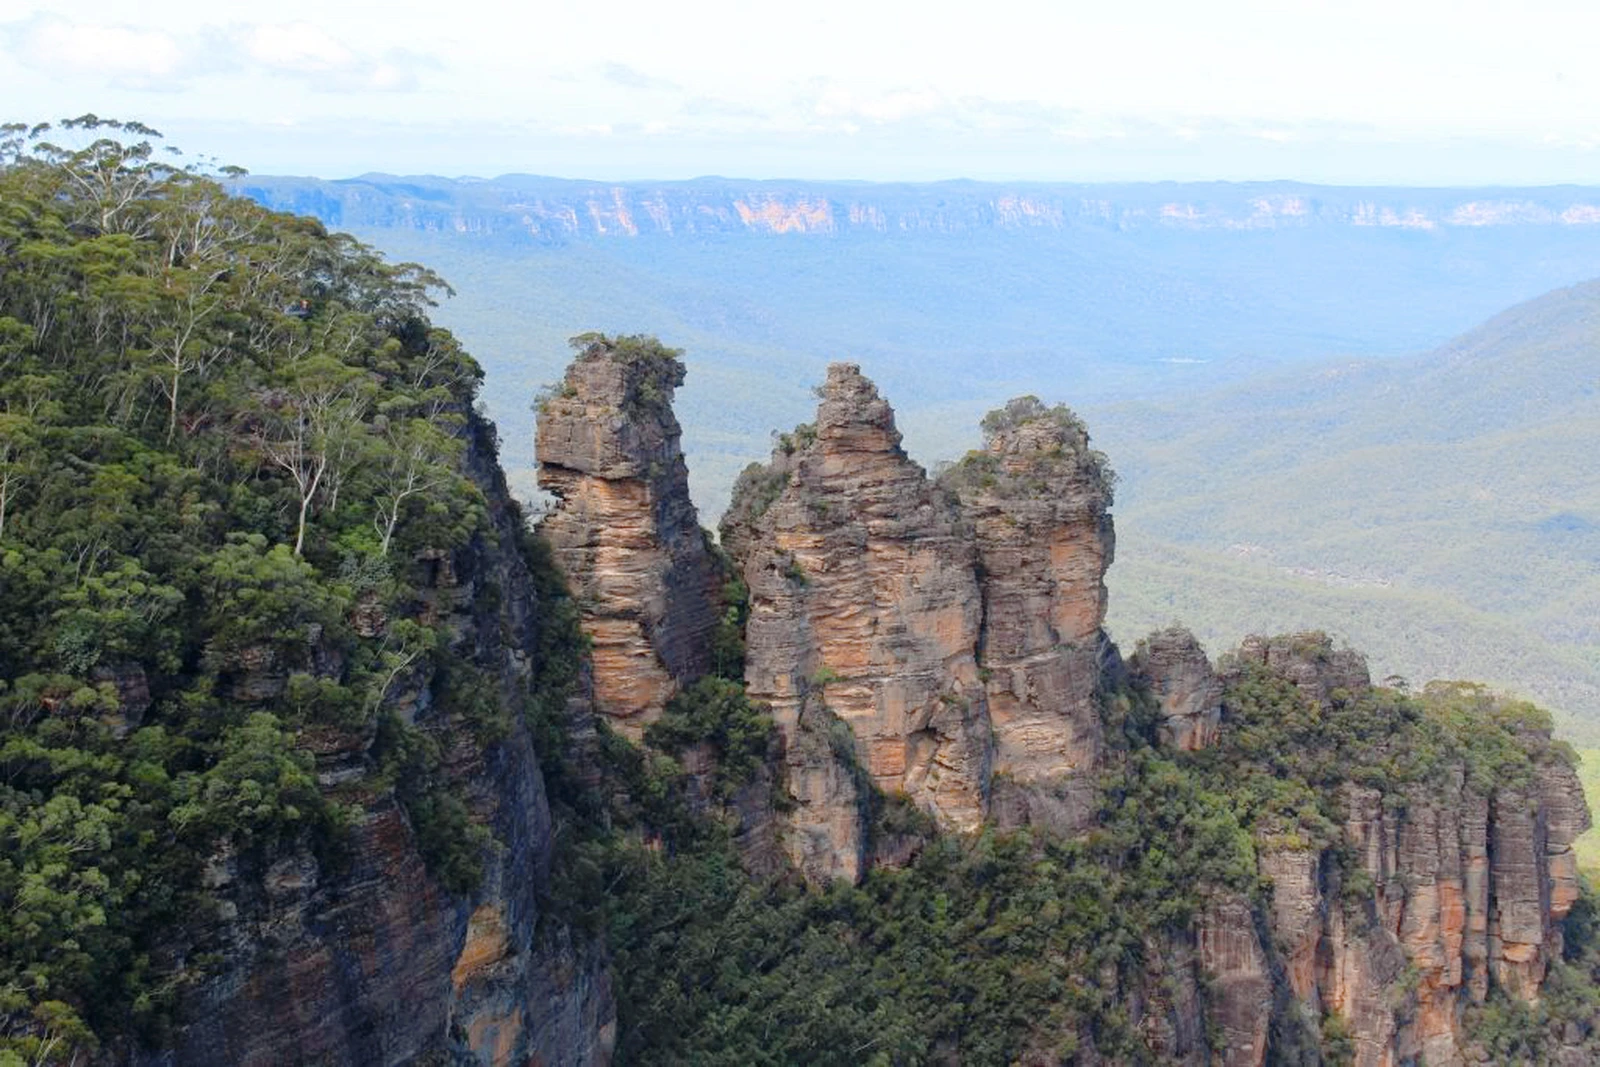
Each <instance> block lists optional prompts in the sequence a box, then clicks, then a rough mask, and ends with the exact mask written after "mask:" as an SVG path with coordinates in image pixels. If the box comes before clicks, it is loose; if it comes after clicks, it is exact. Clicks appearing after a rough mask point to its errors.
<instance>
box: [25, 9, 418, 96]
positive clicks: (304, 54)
mask: <svg viewBox="0 0 1600 1067" xmlns="http://www.w3.org/2000/svg"><path fill="white" fill-rule="evenodd" d="M0 46H8V47H6V50H7V51H9V52H11V53H12V54H13V55H14V56H15V57H16V58H17V59H18V60H19V61H21V62H22V63H23V64H25V65H27V66H29V67H32V68H34V69H36V70H39V71H43V72H45V73H48V74H50V75H52V76H55V77H59V76H63V75H66V76H70V77H72V78H77V79H83V80H88V79H94V80H97V81H99V82H100V83H101V84H104V85H107V86H112V87H117V88H125V89H135V90H150V89H162V90H172V89H181V88H185V87H187V85H188V84H189V83H191V82H192V81H193V80H195V79H197V78H201V77H205V76H217V77H221V78H227V79H229V80H236V78H237V76H239V75H252V74H253V75H258V76H267V77H275V78H285V79H294V80H299V81H302V82H304V83H306V84H307V85H309V86H310V87H311V88H313V89H318V90H327V91H361V90H367V91H378V92H393V91H408V90H411V89H415V88H417V86H418V83H419V81H420V73H421V72H422V71H424V70H427V69H430V68H436V67H438V66H439V64H438V62H437V61H436V60H434V59H433V58H432V57H429V56H426V55H422V54H419V53H416V52H411V51H408V50H405V49H397V48H396V49H389V50H387V51H385V52H382V53H381V54H372V53H368V52H363V51H359V50H357V49H355V48H352V47H350V46H349V45H347V44H345V43H344V42H343V41H341V40H340V39H339V38H338V37H336V36H334V35H333V34H331V33H329V32H328V31H326V30H324V29H322V28H321V27H319V26H317V25H316V24H314V23H311V22H307V21H303V20H302V21H295V22H282V23H250V24H238V25H233V26H228V27H217V26H197V27H193V28H189V29H187V30H186V31H185V32H183V33H173V32H168V31H166V30H163V29H156V28H150V27H144V26H137V25H130V24H126V23H110V22H75V21H72V20H69V19H66V18H62V17H60V16H56V15H46V14H35V15H34V16H33V17H31V18H28V19H25V20H23V21H21V22H14V23H10V24H0Z"/></svg>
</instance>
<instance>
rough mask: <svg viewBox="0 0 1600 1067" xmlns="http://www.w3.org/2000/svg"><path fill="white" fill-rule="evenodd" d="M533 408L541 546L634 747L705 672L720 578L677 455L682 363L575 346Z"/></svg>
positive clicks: (600, 696)
mask: <svg viewBox="0 0 1600 1067" xmlns="http://www.w3.org/2000/svg"><path fill="white" fill-rule="evenodd" d="M579 341H580V342H582V343H583V347H582V348H581V349H580V350H579V353H578V356H577V358H576V359H574V360H573V361H572V363H571V365H569V366H568V368H567V373H566V377H565V378H564V379H563V380H562V383H561V385H560V387H559V388H557V389H556V390H555V391H554V392H553V393H552V395H550V396H547V397H545V398H544V399H542V400H541V401H540V405H539V435H538V456H539V484H540V485H541V487H543V488H544V489H546V490H548V491H549V492H550V493H551V494H553V495H554V496H555V497H556V498H557V501H558V503H557V506H556V508H555V509H554V510H553V511H552V512H551V514H550V515H549V516H547V517H546V518H545V520H544V523H543V530H544V533H545V536H546V537H547V538H548V539H549V541H550V544H551V546H552V548H553V549H554V550H555V553H556V558H557V561H558V562H559V563H560V564H561V568H562V570H563V571H565V573H566V576H567V581H568V583H569V585H570V586H571V588H572V591H573V593H574V595H575V596H576V597H577V598H578V602H579V605H580V609H581V611H582V625H583V629H584V632H585V633H586V634H588V635H589V638H590V641H591V643H592V652H591V657H592V662H593V665H594V684H595V701H596V705H597V707H598V708H599V709H600V711H602V712H603V713H604V714H606V715H607V716H609V717H610V718H611V720H612V723H613V725H615V726H616V727H617V728H618V729H619V730H621V731H622V732H623V733H624V734H625V735H627V736H630V737H632V738H634V739H635V740H637V739H638V738H639V736H640V735H641V734H642V733H643V730H644V727H645V726H646V725H648V724H649V723H650V722H651V721H653V720H654V719H656V718H658V717H659V716H660V714H661V710H662V708H663V707H665V706H666V702H667V701H668V700H669V699H670V698H671V697H672V695H673V694H674V693H675V692H676V691H677V690H678V688H679V687H680V686H682V685H683V684H684V683H686V682H689V681H692V680H693V679H695V678H697V677H699V676H700V675H702V674H704V673H706V671H707V669H708V668H709V666H710V635H711V631H712V629H713V628H714V627H715V625H716V621H717V615H716V595H717V586H718V581H717V571H716V567H715V566H714V564H713V561H712V559H711V555H710V553H709V551H708V550H707V548H706V544H705V537H704V534H703V533H702V531H701V529H700V523H699V518H698V516H697V514H696V512H695V508H694V504H693V503H692V502H691V501H690V499H689V483H688V470H687V468H686V467H685V465H684V461H683V451H682V448H681V447H680V445H679V436H680V430H679V427H678V420H677V419H676V418H675V417H674V416H673V414H672V404H671V401H672V394H673V390H674V389H676V388H677V387H678V386H679V385H680V384H682V382H683V374H684V368H683V364H682V363H680V362H678V360H677V358H676V355H677V354H676V353H675V352H673V351H671V350H668V349H664V348H661V347H660V346H659V345H657V344H656V343H655V342H653V341H648V340H645V339H640V338H629V337H623V338H616V339H610V338H605V337H600V336H598V335H596V336H591V337H586V338H580V339H579Z"/></svg>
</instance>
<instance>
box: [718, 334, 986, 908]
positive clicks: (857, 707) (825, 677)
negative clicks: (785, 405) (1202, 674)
mask: <svg viewBox="0 0 1600 1067" xmlns="http://www.w3.org/2000/svg"><path fill="white" fill-rule="evenodd" d="M724 542H725V544H726V545H727V547H728V548H729V550H730V552H731V553H732V554H733V556H734V558H735V560H736V562H737V563H738V565H739V566H740V568H741V570H742V572H743V574H744V578H745V581H746V583H747V584H748V585H749V588H750V614H749V623H748V626H747V629H746V645H747V652H746V661H745V662H746V670H745V675H746V680H747V682H748V685H749V691H750V695H751V696H752V697H753V698H756V699H759V700H763V701H766V702H768V703H770V704H771V706H772V711H773V716H774V718H775V719H776V720H777V722H778V724H779V727H780V729H781V730H782V731H783V732H784V734H785V737H786V738H787V739H788V741H789V746H788V751H789V753H790V781H791V791H792V792H793V793H794V795H795V799H796V800H797V801H798V803H799V811H798V812H797V813H796V815H795V825H796V827H797V829H798V833H797V834H796V840H795V841H794V842H792V843H791V852H792V854H793V855H794V856H795V858H796V860H797V862H800V863H801V865H802V867H804V868H805V869H806V870H807V871H808V872H811V873H813V874H822V875H824V876H828V875H831V876H842V877H846V878H852V879H853V878H856V877H859V876H860V874H861V873H862V872H861V859H860V856H861V854H862V848H861V844H860V842H859V841H858V840H855V839H854V838H853V836H852V835H851V834H850V833H846V832H845V831H846V829H847V828H849V827H855V826H858V825H859V822H860V819H859V816H858V815H857V814H856V813H855V810H854V809H855V808H856V807H858V806H859V804H860V802H861V801H862V800H863V799H864V798H862V797H859V796H857V795H856V793H857V790H855V789H854V788H853V786H851V784H850V783H849V781H848V778H849V776H848V775H847V774H845V773H844V772H843V771H842V770H841V769H839V768H836V767H834V766H832V765H831V762H830V760H831V756H830V751H831V749H830V745H829V742H828V738H827V736H826V735H827V734H828V733H830V732H836V731H839V730H840V729H841V728H842V727H848V731H849V735H851V736H853V739H854V740H853V749H854V752H853V755H854V759H855V760H856V761H857V762H859V764H860V766H861V767H862V768H863V769H864V770H865V772H866V774H867V775H868V776H869V777H870V778H871V780H872V781H873V782H874V783H875V784H876V785H877V786H878V788H880V789H882V790H884V791H885V792H889V793H903V794H905V795H906V796H908V797H909V798H911V799H912V800H913V801H915V802H916V803H918V804H920V805H921V806H922V807H924V808H926V809H927V810H929V811H930V812H932V813H934V814H935V815H936V816H937V817H938V818H939V819H940V820H941V822H943V823H944V824H945V825H947V826H951V827H954V828H957V829H962V830H971V829H975V828H976V827H977V826H978V824H979V823H980V822H981V821H982V819H983V816H984V813H985V810H986V806H987V798H988V786H989V775H990V765H991V750H990V738H989V733H990V730H989V714H988V707H987V701H986V695H985V692H984V687H983V685H982V683H981V682H980V680H979V674H978V664H977V656H976V650H977V647H978V639H979V631H980V624H981V618H980V604H981V600H980V595H979V589H978V581H977V573H976V569H975V562H976V554H975V550H974V546H973V543H972V540H971V539H970V537H968V536H966V534H965V531H964V530H963V528H962V525H961V523H960V521H959V516H958V515H957V512H956V509H955V508H954V506H953V505H952V503H951V502H950V501H949V499H948V498H947V497H946V496H945V494H944V493H943V492H941V491H940V490H939V489H938V488H937V487H936V486H934V485H933V484H932V483H931V482H929V480H928V478H927V476H926V475H925V474H924V472H923V470H922V468H921V467H919V466H918V465H917V464H915V463H913V462H912V461H911V460H910V459H909V458H908V457H907V456H906V454H905V452H904V451H903V450H902V449H901V447H900V434H899V431H898V430H896V428H895V424H894V413H893V412H892V411H891V410H890V408H889V405H888V403H887V402H885V401H884V400H883V398H882V397H880V396H879V395H878V391H877V389H876V388H875V387H874V386H873V384H872V383H871V382H869V381H868V380H867V379H866V378H864V377H862V375H861V372H860V369H859V368H857V367H856V366H855V365H853V364H848V363H835V364H833V365H832V366H830V367H829V368H828V377H827V382H826V383H825V384H824V385H823V387H822V403H821V405H820V406H819V407H818V409H817V421H816V424H815V425H814V426H811V427H802V428H801V429H800V430H798V431H796V434H795V435H792V436H786V437H785V438H783V439H782V441H781V443H780V446H779V448H778V449H777V450H776V451H775V453H774V455H773V459H772V462H771V464H770V465H768V466H767V467H765V468H754V469H752V470H749V471H747V472H746V473H745V475H744V476H743V477H742V478H741V480H740V485H739V486H738V487H737V488H736V489H735V500H734V504H733V506H732V507H731V508H730V509H729V513H728V516H727V518H726V520H725V522H724ZM830 717H833V718H836V719H837V720H838V725H834V724H831V723H830V722H829V718H830ZM802 725H804V726H805V733H806V735H807V738H808V739H807V740H804V741H803V742H802V739H801V727H802ZM832 747H833V748H835V749H836V748H837V747H838V746H837V744H835V745H833V746H832ZM846 755H849V753H846ZM841 806H842V807H843V808H850V809H851V810H842V807H841ZM836 809H839V810H836ZM841 835H843V836H841Z"/></svg>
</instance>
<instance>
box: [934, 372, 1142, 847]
mask: <svg viewBox="0 0 1600 1067" xmlns="http://www.w3.org/2000/svg"><path fill="white" fill-rule="evenodd" d="M983 432H984V447H983V449H982V450H980V451H977V452H972V453H969V454H968V455H967V457H966V458H965V459H963V460H962V461H961V462H960V463H958V464H955V465H953V466H952V467H950V468H949V469H948V470H946V471H945V472H944V474H943V475H942V476H941V478H940V484H941V485H942V486H943V487H944V488H945V489H946V490H947V491H949V492H950V493H952V494H953V495H954V496H955V497H956V498H957V499H958V500H959V501H960V504H961V509H962V514H963V517H964V518H965V520H966V522H967V524H968V526H969V528H970V529H971V530H972V533H973V536H974V539H975V543H976V546H977V553H978V566H979V574H980V584H981V595H982V603H983V624H982V627H981V629H980V632H979V637H978V642H979V643H978V656H979V658H980V660H981V663H982V667H983V671H984V678H985V679H986V682H985V688H986V690H987V696H988V705H989V716H990V720H991V723H992V734H993V738H994V741H993V745H994V756H993V760H994V769H995V771H996V772H997V773H999V774H1002V775H1004V776H1005V777H1004V779H1003V781H1004V785H1005V791H1006V793H1007V794H1008V795H1007V796H1006V797H1005V798H1004V800H1003V801H1001V803H1002V805H1003V810H1002V812H1001V813H1000V814H1001V815H1002V819H1003V821H1004V822H1008V823H1015V822H1017V821H1028V820H1041V819H1042V820H1044V821H1047V822H1049V823H1051V824H1052V825H1055V826H1057V827H1058V828H1063V829H1069V830H1075V829H1081V828H1082V827H1083V826H1085V825H1087V823H1088V821H1089V819H1090V818H1091V817H1092V815H1093V812H1094V793H1095V789H1094V780H1093V775H1094V773H1095V770H1096V768H1097V766H1098V765H1099V763H1100V760H1101V749H1102V745H1103V739H1102V731H1101V724H1100V706H1099V702H1098V700H1097V696H1098V693H1099V688H1100V678H1101V666H1102V660H1103V658H1105V657H1106V656H1108V655H1109V656H1114V655H1115V650H1114V649H1111V648H1110V647H1109V646H1110V642H1109V639H1108V638H1107V637H1106V635H1105V632H1104V631H1103V630H1102V629H1101V626H1102V624H1103V623H1104V622H1105V615H1106V587H1105V574H1106V568H1107V567H1109V566H1110V565H1111V560H1112V553H1113V547H1114V544H1115V537H1114V534H1113V531H1112V525H1111V516H1110V514H1109V510H1108V509H1109V508H1110V506H1111V485H1112V477H1111V472H1110V468H1109V467H1108V465H1107V463H1106V458H1105V456H1103V455H1102V454H1100V453H1099V452H1096V451H1094V450H1092V449H1091V448H1090V447H1089V435H1088V432H1087V431H1086V430H1085V429H1084V427H1083V424H1082V423H1081V422H1080V421H1079V420H1078V419H1077V417H1076V416H1074V415H1073V414H1072V412H1070V411H1068V410H1067V409H1066V408H1065V407H1055V408H1047V407H1045V405H1044V404H1042V403H1040V402H1039V400H1038V399H1037V398H1035V397H1031V396H1030V397H1021V398H1018V399H1016V400H1013V401H1011V402H1010V403H1008V404H1007V405H1006V406H1005V408H1003V409H1001V410H999V411H995V412H992V413H990V415H989V416H988V417H987V418H985V419H984V422H983ZM1018 786H1021V787H1025V788H1022V789H1018V788H1016V787H1018ZM1047 796H1048V797H1049V798H1050V799H1046V798H1047Z"/></svg>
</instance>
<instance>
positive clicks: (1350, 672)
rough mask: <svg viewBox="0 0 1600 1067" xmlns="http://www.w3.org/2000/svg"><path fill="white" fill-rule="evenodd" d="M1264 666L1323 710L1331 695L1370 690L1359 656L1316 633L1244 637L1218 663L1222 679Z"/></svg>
mask: <svg viewBox="0 0 1600 1067" xmlns="http://www.w3.org/2000/svg"><path fill="white" fill-rule="evenodd" d="M1248 664H1256V665H1258V666H1262V667H1265V668H1266V669H1267V670H1269V671H1271V672H1272V673H1273V674H1276V675H1279V676H1280V677H1283V678H1285V679H1287V680H1288V681H1291V682H1293V683H1294V684H1295V687H1296V688H1297V689H1299V690H1300V692H1301V693H1303V694H1305V696H1306V697H1307V698H1308V699H1310V700H1312V701H1315V702H1316V703H1317V704H1320V705H1322V706H1324V707H1326V706H1328V705H1329V704H1331V703H1332V701H1333V699H1334V697H1335V695H1337V694H1343V695H1344V696H1354V695H1356V694H1358V693H1361V692H1363V691H1365V690H1367V689H1370V688H1372V675H1371V673H1370V672H1369V671H1368V670H1367V661H1366V658H1365V657H1364V656H1362V655H1361V653H1359V652H1357V651H1355V650H1354V649H1349V648H1335V647H1334V645H1333V642H1332V641H1331V640H1330V639H1329V638H1328V635H1327V634H1325V633H1321V632H1319V631H1307V632H1305V633H1297V634H1284V635H1281V636H1278V637H1247V638H1245V639H1244V641H1243V643H1241V644H1240V645H1239V648H1238V650H1237V651H1235V652H1233V653H1231V654H1229V655H1228V656H1226V657H1225V658H1224V659H1223V662H1222V668H1221V670H1222V675H1223V678H1224V679H1232V678H1236V677H1238V676H1239V675H1240V673H1241V672H1242V671H1243V669H1244V668H1245V666H1246V665H1248Z"/></svg>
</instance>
